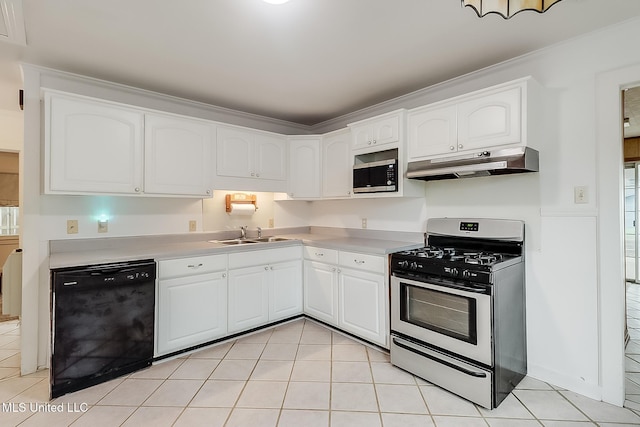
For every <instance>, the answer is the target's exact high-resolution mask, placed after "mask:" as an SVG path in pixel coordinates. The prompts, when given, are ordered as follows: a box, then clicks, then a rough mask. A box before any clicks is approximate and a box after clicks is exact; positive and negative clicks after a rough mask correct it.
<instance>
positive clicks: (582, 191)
mask: <svg viewBox="0 0 640 427" xmlns="http://www.w3.org/2000/svg"><path fill="white" fill-rule="evenodd" d="M573 203H575V204H586V203H589V192H588V189H587V187H586V186H584V185H581V186H576V187H573Z"/></svg>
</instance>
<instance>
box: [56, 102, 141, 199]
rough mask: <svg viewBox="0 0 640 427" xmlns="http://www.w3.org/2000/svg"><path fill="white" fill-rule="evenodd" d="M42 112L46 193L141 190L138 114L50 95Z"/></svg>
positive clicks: (121, 107) (132, 110)
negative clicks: (43, 115)
mask: <svg viewBox="0 0 640 427" xmlns="http://www.w3.org/2000/svg"><path fill="white" fill-rule="evenodd" d="M45 109H46V114H45V141H46V143H45V150H46V152H45V153H46V157H47V158H46V159H45V172H46V176H45V184H46V185H45V191H46V192H61V193H74V192H77V193H93V192H96V193H127V194H135V193H140V192H142V184H143V170H142V164H143V163H142V156H143V132H142V130H143V123H144V115H143V114H142V112H140V111H136V110H134V109H128V108H125V107H123V106H116V105H112V104H108V103H100V102H97V101H94V100H91V99H84V98H79V97H78V98H74V97H67V96H64V95H59V94H56V95H53V94H51V93H46V94H45ZM47 160H48V161H47Z"/></svg>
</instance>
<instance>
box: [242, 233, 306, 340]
mask: <svg viewBox="0 0 640 427" xmlns="http://www.w3.org/2000/svg"><path fill="white" fill-rule="evenodd" d="M300 252H301V248H300V247H299V246H295V247H287V248H281V249H271V250H262V251H249V252H239V253H235V254H230V255H229V332H230V333H235V332H240V331H244V330H247V329H251V328H255V327H258V326H262V325H264V324H265V323H268V322H272V321H276V320H281V319H286V318H288V317H292V316H296V315H298V314H301V313H302V266H301V263H300V260H301V253H300Z"/></svg>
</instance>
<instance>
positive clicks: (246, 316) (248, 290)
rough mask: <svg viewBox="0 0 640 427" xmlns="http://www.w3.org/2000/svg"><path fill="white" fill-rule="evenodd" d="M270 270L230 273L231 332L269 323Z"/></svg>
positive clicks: (265, 268) (246, 270)
mask: <svg viewBox="0 0 640 427" xmlns="http://www.w3.org/2000/svg"><path fill="white" fill-rule="evenodd" d="M268 280H269V270H268V267H263V266H256V267H247V268H242V269H237V270H230V271H229V332H239V331H242V330H246V329H251V328H254V327H256V326H261V325H263V324H266V323H267V322H268V321H269V281H268Z"/></svg>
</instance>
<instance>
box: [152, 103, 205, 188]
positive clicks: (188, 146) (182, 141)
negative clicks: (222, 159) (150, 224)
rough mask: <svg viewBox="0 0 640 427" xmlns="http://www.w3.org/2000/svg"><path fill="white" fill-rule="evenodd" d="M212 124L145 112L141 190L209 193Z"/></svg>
mask: <svg viewBox="0 0 640 427" xmlns="http://www.w3.org/2000/svg"><path fill="white" fill-rule="evenodd" d="M213 160H214V159H213V126H211V125H210V124H208V123H203V122H199V121H192V120H189V119H183V118H176V117H172V116H162V115H156V114H147V115H146V116H145V169H144V191H145V193H156V194H183V195H194V196H203V197H211V195H212V189H211V184H212V174H211V170H212V166H213Z"/></svg>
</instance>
